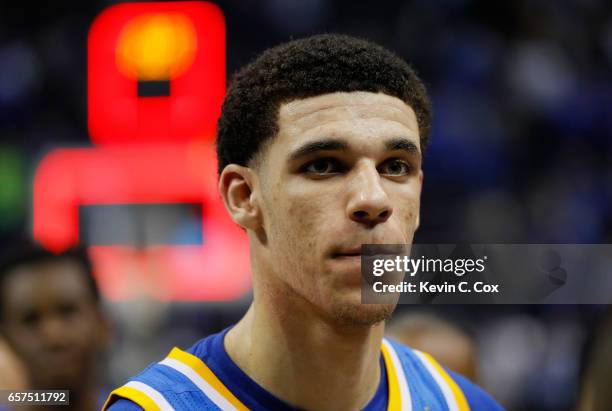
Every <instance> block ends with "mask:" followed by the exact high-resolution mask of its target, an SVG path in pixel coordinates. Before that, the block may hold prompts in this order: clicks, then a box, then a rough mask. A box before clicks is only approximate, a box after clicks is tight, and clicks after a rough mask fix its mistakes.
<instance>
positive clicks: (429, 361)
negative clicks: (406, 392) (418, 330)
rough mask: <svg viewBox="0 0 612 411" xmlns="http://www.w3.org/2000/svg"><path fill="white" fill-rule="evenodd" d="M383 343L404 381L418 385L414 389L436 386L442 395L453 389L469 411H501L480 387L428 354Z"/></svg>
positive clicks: (391, 343)
mask: <svg viewBox="0 0 612 411" xmlns="http://www.w3.org/2000/svg"><path fill="white" fill-rule="evenodd" d="M386 341H387V342H388V343H389V344H390V345H391V346H392V347H393V349H394V350H395V352H396V353H397V357H398V360H399V362H400V363H401V364H402V366H403V368H404V370H405V372H406V373H407V374H408V376H407V378H408V379H411V380H412V381H415V380H418V381H419V382H420V387H417V388H421V390H422V389H427V388H426V387H427V386H429V387H431V386H432V385H433V386H438V387H439V388H440V389H441V390H442V392H443V393H444V392H452V393H454V392H455V391H456V390H459V391H460V392H461V393H462V394H463V395H462V397H464V400H461V399H460V398H459V401H460V402H461V401H463V402H467V405H469V408H470V409H471V410H472V411H479V410H486V411H498V410H499V411H503V408H502V407H501V406H500V405H499V404H498V403H497V402H496V401H495V400H494V399H493V398H492V397H491V396H490V395H489V394H487V393H486V392H485V391H484V390H483V389H482V388H480V387H478V386H477V385H476V384H474V383H473V382H471V381H470V380H468V379H467V378H465V377H463V376H462V375H460V374H457V373H455V372H452V371H450V370H448V369H446V368H445V367H443V366H442V365H440V364H439V363H438V362H437V361H436V360H435V359H434V358H433V357H431V356H430V355H429V354H427V353H424V352H421V351H418V350H414V349H412V348H410V347H407V346H405V345H402V344H398V343H397V342H394V341H392V340H386ZM411 374H412V375H411ZM411 377H412V378H411ZM415 377H416V378H415ZM445 395H446V394H445ZM455 396H456V395H455ZM459 397H461V395H460V396H459Z"/></svg>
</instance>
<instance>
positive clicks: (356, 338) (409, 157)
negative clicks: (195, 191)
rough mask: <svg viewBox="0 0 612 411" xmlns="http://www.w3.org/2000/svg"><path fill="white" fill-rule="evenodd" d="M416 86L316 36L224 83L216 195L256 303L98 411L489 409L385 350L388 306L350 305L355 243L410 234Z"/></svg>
mask: <svg viewBox="0 0 612 411" xmlns="http://www.w3.org/2000/svg"><path fill="white" fill-rule="evenodd" d="M430 116H431V113H430V105H429V99H428V96H427V93H426V91H425V87H424V85H423V84H422V82H421V81H420V79H419V78H418V77H417V76H416V74H415V73H414V71H413V70H412V69H411V68H410V67H409V66H408V64H406V62H404V61H403V60H401V59H400V58H399V57H397V56H396V55H395V54H393V53H392V52H390V51H389V50H387V49H384V48H382V47H380V46H378V45H376V44H373V43H371V42H368V41H365V40H360V39H356V38H353V37H348V36H343V35H318V36H312V37H308V38H304V39H300V40H295V41H291V42H289V43H285V44H281V45H279V46H276V47H274V48H271V49H269V50H267V51H265V52H264V53H263V54H262V55H261V56H259V57H258V58H257V59H256V60H255V61H254V62H252V63H251V64H249V65H247V66H246V67H245V68H243V69H242V70H241V71H240V72H239V73H238V74H237V75H236V76H235V78H234V81H233V83H232V84H231V85H230V87H229V89H228V92H227V95H226V97H225V101H224V104H223V109H222V114H221V118H220V120H219V130H218V135H217V156H218V160H219V168H218V171H219V189H220V192H221V196H222V198H223V200H224V203H225V207H226V209H227V210H228V212H229V213H230V215H231V217H232V219H233V220H234V221H235V222H236V223H237V224H238V225H240V226H241V227H242V228H243V229H245V231H246V232H247V235H248V238H249V243H250V251H251V267H252V273H253V303H252V304H251V307H250V308H249V310H248V312H247V313H246V314H245V316H244V317H243V318H242V319H241V320H240V321H239V322H238V323H237V324H236V325H235V326H233V327H229V328H227V329H225V330H224V331H222V332H220V333H218V334H215V335H212V336H209V337H207V338H205V339H203V340H201V341H199V342H197V343H196V344H195V345H194V346H192V347H191V348H190V349H189V350H187V351H182V350H180V349H178V348H174V349H173V350H172V351H171V352H170V354H169V355H168V357H166V358H165V359H164V360H162V361H161V362H159V363H157V364H153V365H152V366H150V367H148V368H147V369H146V370H144V371H143V372H142V373H141V374H139V375H137V376H136V377H134V378H133V379H131V380H130V381H129V382H128V383H126V384H125V385H123V386H122V387H119V388H118V389H116V390H115V391H113V393H112V394H111V396H110V397H109V401H108V402H107V404H106V407H105V408H106V409H109V410H112V411H119V410H139V409H145V410H149V409H177V410H183V409H185V410H187V409H218V408H220V409H224V410H225V409H239V410H244V409H252V410H294V409H309V410H356V409H364V410H369V411H372V410H387V409H389V410H400V409H401V410H405V409H415V410H416V409H418V410H423V409H429V410H432V411H433V410H446V409H454V410H468V409H472V410H499V409H501V407H500V406H499V405H498V404H497V403H496V402H495V401H494V400H493V399H492V398H491V397H490V396H488V394H486V393H484V391H482V390H481V389H480V388H478V387H476V386H475V385H474V384H472V383H471V382H469V381H468V380H467V379H465V378H464V377H461V376H459V375H457V374H455V373H453V372H450V371H449V372H447V371H445V370H444V369H443V368H442V367H441V366H440V365H439V364H438V363H437V362H436V360H434V359H433V358H432V357H431V356H429V355H427V354H423V353H420V352H417V351H413V350H411V349H409V348H408V347H405V346H402V345H400V344H397V343H395V342H391V341H389V340H383V334H384V324H385V320H386V319H388V318H389V317H390V316H391V314H392V312H393V311H394V309H395V305H396V303H397V301H395V303H391V302H389V303H386V304H362V303H361V245H362V244H368V243H380V244H397V243H402V244H410V243H411V242H412V238H413V235H414V232H415V231H416V229H417V228H418V226H419V206H420V193H421V186H422V180H423V174H422V169H421V160H422V152H423V150H424V149H425V146H426V143H427V137H428V131H429V125H430V124H429V123H430Z"/></svg>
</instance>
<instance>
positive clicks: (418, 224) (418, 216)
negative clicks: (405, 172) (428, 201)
mask: <svg viewBox="0 0 612 411" xmlns="http://www.w3.org/2000/svg"><path fill="white" fill-rule="evenodd" d="M423 177H424V176H423V169H421V170H419V203H418V207H417V215H416V222H415V226H414V231H415V232H416V230H418V229H419V226H420V225H421V193H422V190H423Z"/></svg>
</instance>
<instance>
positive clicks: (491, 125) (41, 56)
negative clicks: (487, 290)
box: [0, 0, 612, 411]
mask: <svg viewBox="0 0 612 411" xmlns="http://www.w3.org/2000/svg"><path fill="white" fill-rule="evenodd" d="M215 3H216V4H217V5H218V6H219V7H220V9H221V11H222V12H223V15H224V17H225V24H226V67H225V73H226V77H227V79H228V80H229V79H230V78H231V74H232V73H234V72H235V71H236V70H237V69H238V68H240V67H241V66H243V65H244V64H246V63H248V62H249V61H250V60H251V59H253V58H254V57H255V56H256V55H257V54H258V53H260V52H261V51H263V50H264V49H266V48H268V47H270V46H272V45H275V44H277V43H280V42H283V41H286V40H288V39H290V38H295V37H301V36H306V35H308V34H314V33H320V32H341V33H347V34H352V35H356V36H361V37H365V38H367V39H370V40H373V41H375V42H378V43H380V44H382V45H384V46H386V47H388V48H390V49H392V50H394V51H395V52H397V53H398V54H399V55H401V56H402V57H404V58H405V59H406V60H407V61H409V62H410V63H411V64H412V65H413V67H414V68H415V69H416V71H417V72H418V73H419V74H420V76H421V77H422V79H423V80H424V81H425V83H426V84H427V86H428V87H429V92H430V95H431V96H432V99H433V106H434V123H433V128H432V136H431V143H430V146H429V147H428V149H427V152H426V157H425V162H424V172H425V184H424V192H423V197H422V205H421V210H422V215H421V228H420V229H419V231H418V233H417V235H416V239H415V241H416V242H421V243H458V242H472V243H611V242H612V213H611V212H610V211H611V210H612V4H611V3H609V2H607V1H605V0H566V1H563V2H559V1H554V0H519V1H501V2H490V1H485V0H481V1H478V0H439V1H427V0H419V1H400V0H398V1H377V2H367V1H366V2H355V1H345V0H311V1H303V0H226V1H218V2H215ZM112 4H116V3H115V2H111V1H88V2H46V3H31V4H28V3H27V2H26V3H23V2H8V1H3V2H2V3H0V248H6V247H9V246H10V245H11V242H12V241H13V239H14V238H15V237H16V236H19V235H23V234H24V233H31V231H32V229H33V224H34V223H33V201H34V196H33V182H34V181H35V176H36V173H37V168H38V167H39V164H40V162H41V160H42V159H43V158H45V156H47V155H48V154H49V153H50V152H52V150H56V149H59V148H66V147H89V148H93V147H94V145H93V143H92V141H91V139H90V131H89V130H88V123H87V34H88V30H89V27H90V25H91V23H92V21H93V20H94V18H95V17H96V16H97V15H98V14H99V13H100V12H101V11H102V10H104V9H105V8H106V7H108V6H110V5H112ZM207 169H208V168H207ZM209 172H210V173H214V167H213V168H210V170H209ZM212 175H213V176H214V174H212ZM60 185H61V184H60ZM57 188H58V187H52V188H49V189H50V190H54V189H57ZM202 207H203V206H202V204H196V203H194V202H189V201H187V202H185V203H182V204H163V201H161V202H159V203H153V204H146V205H143V204H138V205H134V204H121V203H120V204H111V205H107V206H104V207H98V206H95V205H87V206H82V207H80V208H79V215H80V224H81V226H80V228H79V230H80V237H81V239H82V240H84V241H87V243H89V244H93V245H96V244H97V245H108V244H122V245H124V246H125V247H127V248H131V249H135V250H142V249H145V248H147V247H149V246H151V245H154V244H171V245H172V244H174V245H185V244H192V245H194V244H195V245H196V246H197V245H198V244H206V243H207V241H209V240H210V239H207V238H204V237H206V235H203V234H202V233H203V232H204V233H206V230H203V227H202V225H205V226H207V227H210V226H211V225H214V222H212V223H211V222H210V221H208V222H207V220H206V219H204V221H203V218H202V213H203V211H202ZM130 261H131V262H132V263H133V261H134V260H133V259H132V260H130ZM118 264H121V262H120V263H118ZM113 267H115V269H116V267H117V266H116V265H114V266H113ZM206 269H207V267H206V266H204V267H202V270H206ZM121 270H123V271H130V272H131V271H134V270H136V271H139V272H140V274H139V275H140V277H138V278H140V280H139V281H140V282H138V281H136V282H131V283H130V285H129V286H126V287H128V288H130V289H131V291H132V292H117V293H115V294H113V287H115V285H116V284H115V283H116V282H121V281H125V280H122V279H121V276H116V278H113V279H112V280H108V279H107V280H106V283H105V284H103V286H102V288H103V291H105V292H106V293H105V295H107V296H111V297H113V298H109V299H107V301H106V308H107V309H108V311H109V313H110V315H111V318H112V321H113V325H114V329H115V332H114V340H113V345H112V348H111V350H110V354H109V356H108V361H107V367H106V368H107V378H106V383H107V385H108V386H109V387H112V386H117V385H119V384H121V383H122V382H123V381H124V380H125V379H126V378H127V377H129V376H130V375H132V374H134V373H135V372H137V371H139V370H140V369H142V368H143V366H145V365H147V364H148V363H150V362H152V361H155V360H157V359H159V358H161V357H163V356H164V355H165V354H166V353H167V352H168V351H169V349H170V347H171V346H173V345H178V346H181V347H183V348H186V347H188V346H190V345H191V344H192V343H193V342H195V341H196V340H197V339H199V338H202V337H203V336H205V335H207V334H210V333H212V332H216V331H219V330H221V329H223V328H224V327H226V326H228V325H230V324H232V323H234V322H235V321H237V320H238V319H239V318H240V316H241V315H242V314H243V313H244V311H245V310H246V307H247V306H248V304H249V301H250V295H249V291H248V287H249V284H248V278H246V277H244V276H242V277H240V278H239V281H241V283H240V286H238V287H235V288H233V289H232V290H231V292H228V293H226V294H223V292H221V294H215V293H212V294H206V293H203V294H201V295H198V296H196V298H186V299H184V298H173V297H172V296H168V295H165V296H163V298H156V295H155V293H141V292H134V289H138V287H140V286H141V285H142V284H145V283H147V278H148V279H149V283H150V278H151V277H147V276H148V275H154V274H151V273H150V267H149V269H147V268H146V267H144V268H143V265H140V266H139V267H137V268H134V267H133V266H130V268H129V270H128V269H126V268H125V267H122V268H121ZM147 270H149V271H147ZM123 271H122V272H123ZM142 286H143V287H144V285H142ZM119 288H121V287H119ZM124 288H125V287H124ZM230 288H231V286H230ZM157 297H159V295H157ZM192 297H193V296H192ZM160 299H161V300H162V301H159V300H160ZM177 300H183V301H177ZM185 300H189V301H185ZM411 310H414V308H411V307H406V306H402V307H400V308H399V309H398V315H402V314H405V313H409V312H410V311H411ZM432 310H433V311H435V312H436V313H437V315H440V316H443V317H445V318H448V319H450V320H451V321H452V322H453V323H455V324H458V325H459V326H460V327H461V328H462V329H463V330H465V331H466V332H467V333H468V334H469V335H470V336H471V338H473V340H474V342H475V345H476V347H477V350H476V352H477V356H478V361H477V372H476V375H477V377H476V379H477V380H478V381H479V383H480V384H481V385H482V386H484V388H485V389H487V390H488V391H490V392H491V393H492V394H493V396H494V397H496V398H497V399H498V400H499V401H501V402H502V403H503V404H504V405H505V406H506V407H507V408H508V409H510V410H543V411H548V410H551V411H552V410H555V411H563V410H571V409H574V408H575V404H576V398H577V395H578V390H579V383H578V382H579V379H580V376H581V372H582V369H583V361H582V357H583V352H584V349H585V346H587V342H588V341H589V340H590V336H591V335H592V333H593V331H594V330H596V328H597V327H596V325H597V324H598V323H599V321H600V320H601V318H602V316H603V313H604V312H605V310H606V307H602V306H593V305H583V306H562V305H556V306H543V305H542V306H461V307H449V306H445V307H432ZM430 311H431V310H430Z"/></svg>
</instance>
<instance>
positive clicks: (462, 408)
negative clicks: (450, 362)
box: [421, 352, 470, 411]
mask: <svg viewBox="0 0 612 411" xmlns="http://www.w3.org/2000/svg"><path fill="white" fill-rule="evenodd" d="M421 353H422V354H423V357H424V358H425V359H426V360H427V361H428V362H429V363H430V364H431V365H432V366H433V367H434V368H435V369H436V371H438V373H439V374H440V375H441V376H442V378H443V379H444V381H446V383H447V384H448V386H449V387H450V389H451V391H452V392H453V396H454V397H455V400H456V401H457V405H458V406H459V411H470V406H469V405H468V403H467V400H466V399H465V395H463V391H461V388H459V386H458V385H457V383H456V382H455V380H453V379H452V377H451V376H450V375H448V373H447V372H446V371H445V370H444V368H443V367H442V366H441V365H440V364H439V363H438V361H436V360H435V359H434V358H433V357H432V356H431V355H429V354H427V353H426V352H421Z"/></svg>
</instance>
